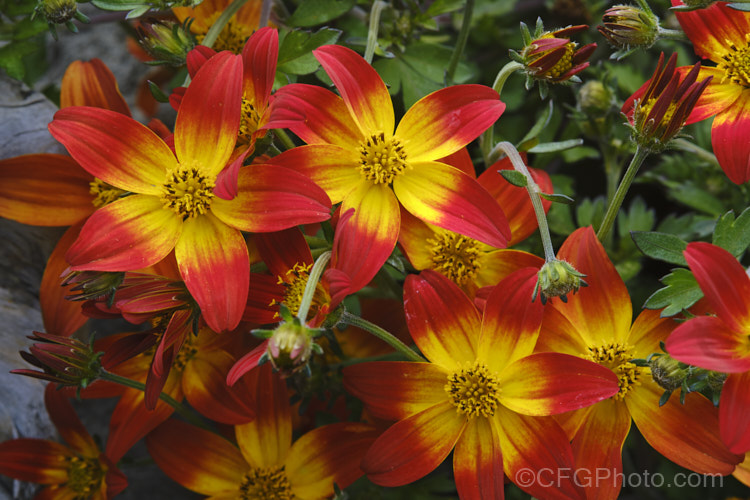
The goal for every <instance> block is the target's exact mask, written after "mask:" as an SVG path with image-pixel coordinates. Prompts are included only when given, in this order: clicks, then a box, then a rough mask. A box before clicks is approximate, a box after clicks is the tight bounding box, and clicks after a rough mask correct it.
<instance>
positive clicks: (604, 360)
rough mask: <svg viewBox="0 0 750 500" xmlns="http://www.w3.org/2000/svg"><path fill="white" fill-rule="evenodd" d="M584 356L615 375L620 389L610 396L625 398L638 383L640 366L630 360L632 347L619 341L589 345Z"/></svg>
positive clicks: (619, 399)
mask: <svg viewBox="0 0 750 500" xmlns="http://www.w3.org/2000/svg"><path fill="white" fill-rule="evenodd" d="M584 358H586V359H588V360H590V361H593V362H595V363H599V364H600V365H602V366H606V367H607V368H609V369H610V370H612V371H613V372H615V375H617V378H618V385H619V386H620V391H619V392H618V393H617V394H615V395H614V396H612V397H613V398H614V399H615V400H617V401H621V400H623V399H625V396H627V394H628V392H630V391H632V390H633V387H635V386H636V385H640V381H639V380H638V379H639V378H640V376H641V371H642V368H641V367H639V366H637V365H636V364H635V363H633V362H632V360H633V348H632V346H628V345H624V344H621V343H619V342H611V343H608V344H603V345H601V346H593V347H592V346H589V348H588V353H586V354H584Z"/></svg>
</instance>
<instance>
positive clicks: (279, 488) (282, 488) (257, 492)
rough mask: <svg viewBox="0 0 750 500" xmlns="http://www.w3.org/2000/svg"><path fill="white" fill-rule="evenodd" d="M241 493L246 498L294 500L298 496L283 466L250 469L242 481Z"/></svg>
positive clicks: (246, 499) (256, 499) (253, 499)
mask: <svg viewBox="0 0 750 500" xmlns="http://www.w3.org/2000/svg"><path fill="white" fill-rule="evenodd" d="M240 495H241V496H242V497H241V498H243V499H244V500H294V499H295V498H297V497H296V496H295V495H294V492H293V491H292V483H290V482H289V478H288V477H286V472H285V471H284V467H283V466H281V467H269V468H267V469H262V468H255V469H250V471H248V472H247V473H246V474H245V476H244V477H243V478H242V482H241V483H240Z"/></svg>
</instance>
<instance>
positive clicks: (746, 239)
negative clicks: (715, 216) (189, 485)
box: [712, 208, 750, 257]
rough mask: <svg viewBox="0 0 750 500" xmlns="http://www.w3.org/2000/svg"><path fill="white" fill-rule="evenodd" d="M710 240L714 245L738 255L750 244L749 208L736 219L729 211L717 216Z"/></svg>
mask: <svg viewBox="0 0 750 500" xmlns="http://www.w3.org/2000/svg"><path fill="white" fill-rule="evenodd" d="M712 241H713V244H714V245H717V246H720V247H721V248H723V249H724V250H726V251H728V252H729V253H731V254H732V255H734V256H735V257H740V256H741V255H742V253H743V252H744V251H745V250H746V249H747V247H748V246H750V208H746V209H745V210H744V211H743V212H742V213H741V214H740V216H739V217H737V219H736V220H735V218H734V212H731V211H730V212H727V213H725V214H724V215H722V216H721V217H719V220H717V221H716V227H715V228H714V236H713V240H712Z"/></svg>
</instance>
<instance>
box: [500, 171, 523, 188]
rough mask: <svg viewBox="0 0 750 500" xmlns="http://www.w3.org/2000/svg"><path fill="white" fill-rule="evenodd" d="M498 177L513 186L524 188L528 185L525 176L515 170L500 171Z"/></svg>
mask: <svg viewBox="0 0 750 500" xmlns="http://www.w3.org/2000/svg"><path fill="white" fill-rule="evenodd" d="M500 175H502V176H503V178H504V179H505V180H506V181H508V182H510V183H511V184H513V185H514V186H518V187H526V186H528V184H529V183H528V180H527V179H526V176H525V175H523V174H522V173H521V172H518V171H517V170H500Z"/></svg>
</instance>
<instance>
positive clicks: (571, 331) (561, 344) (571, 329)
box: [535, 298, 588, 356]
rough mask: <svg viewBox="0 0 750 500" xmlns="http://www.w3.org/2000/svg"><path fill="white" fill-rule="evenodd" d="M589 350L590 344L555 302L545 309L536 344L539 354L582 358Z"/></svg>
mask: <svg viewBox="0 0 750 500" xmlns="http://www.w3.org/2000/svg"><path fill="white" fill-rule="evenodd" d="M568 300H570V298H568ZM587 348H588V344H587V343H586V341H585V340H584V338H583V336H582V335H581V334H580V333H579V330H578V327H577V326H576V325H574V324H573V323H571V321H570V319H568V318H567V317H566V316H565V314H563V313H562V312H560V310H559V309H557V308H556V307H554V302H553V303H552V304H550V305H549V306H546V307H545V308H544V319H543V320H542V328H541V331H540V332H539V338H538V339H537V342H536V349H535V350H536V351H537V352H562V353H565V354H572V355H573V356H581V355H583V354H584V353H586V352H588V351H587Z"/></svg>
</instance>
